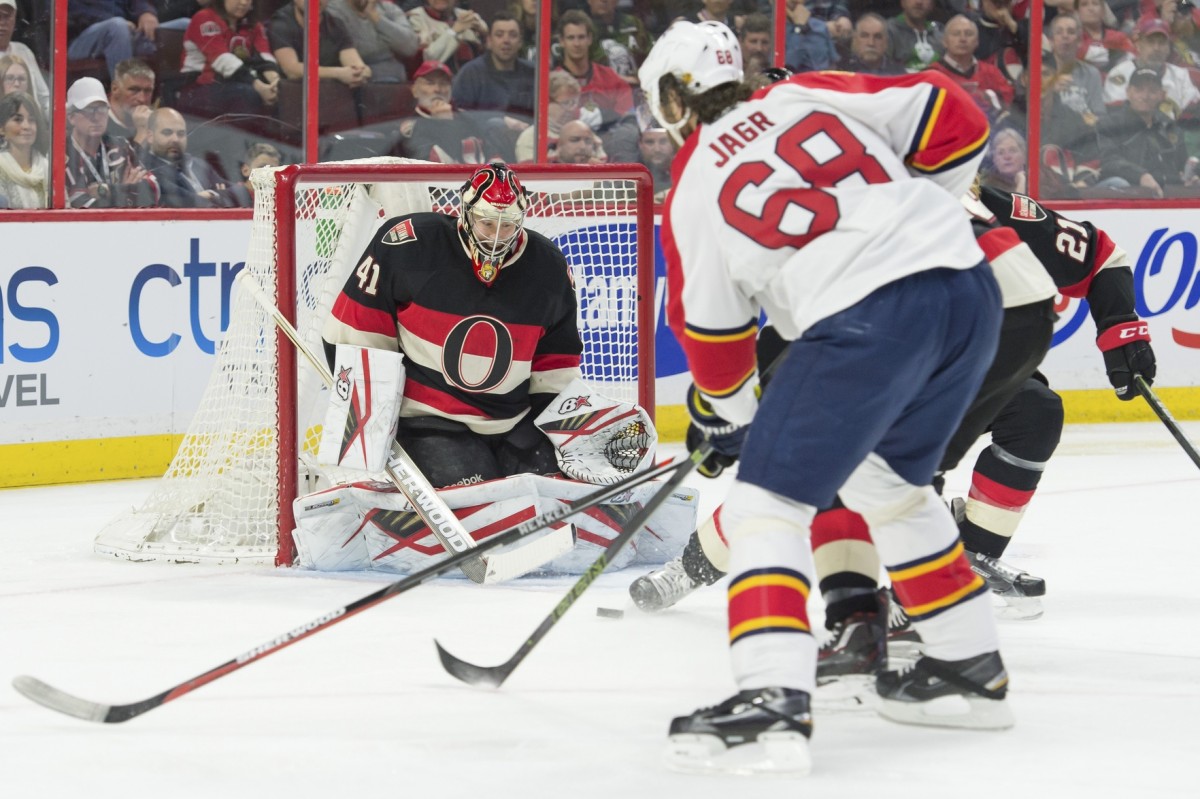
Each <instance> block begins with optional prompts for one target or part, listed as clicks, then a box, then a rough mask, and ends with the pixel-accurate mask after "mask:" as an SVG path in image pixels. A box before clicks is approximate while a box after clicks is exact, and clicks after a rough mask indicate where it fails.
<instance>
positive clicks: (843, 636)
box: [817, 588, 888, 685]
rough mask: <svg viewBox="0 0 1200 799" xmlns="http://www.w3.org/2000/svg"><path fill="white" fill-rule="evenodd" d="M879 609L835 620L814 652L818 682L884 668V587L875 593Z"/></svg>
mask: <svg viewBox="0 0 1200 799" xmlns="http://www.w3.org/2000/svg"><path fill="white" fill-rule="evenodd" d="M876 598H877V602H878V609H877V610H875V611H859V612H858V613H853V614H851V615H850V616H849V617H847V618H845V619H842V620H841V621H838V622H837V623H835V624H834V625H833V627H832V628H831V629H830V631H829V632H830V636H831V637H830V639H829V640H828V641H826V642H825V643H824V644H823V645H822V646H821V649H820V650H819V651H818V652H817V685H826V684H828V683H830V682H833V681H834V680H838V679H841V678H843V677H852V676H867V675H869V676H874V675H875V674H876V673H878V672H879V671H882V670H883V669H886V668H887V617H888V612H887V604H888V597H887V589H886V588H881V589H879V591H878V592H876Z"/></svg>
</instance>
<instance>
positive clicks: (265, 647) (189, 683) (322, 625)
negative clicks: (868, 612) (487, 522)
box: [12, 462, 681, 724]
mask: <svg viewBox="0 0 1200 799" xmlns="http://www.w3.org/2000/svg"><path fill="white" fill-rule="evenodd" d="M680 468H681V467H680V464H679V463H674V462H672V463H667V464H663V465H662V466H657V467H655V468H653V469H650V470H648V471H645V472H641V473H639V474H636V475H633V476H632V477H629V478H627V479H625V480H623V481H621V482H619V483H615V484H613V485H611V486H606V487H604V488H601V489H599V490H598V491H596V492H594V493H592V494H589V495H588V496H586V497H582V498H580V499H579V500H576V501H575V502H572V503H569V504H567V505H565V506H564V507H561V508H555V509H554V510H552V511H548V512H546V513H543V514H542V515H540V516H536V517H534V518H532V519H529V520H527V521H524V522H522V523H521V524H518V525H516V526H514V527H510V528H509V529H507V530H505V531H504V532H502V533H499V534H497V535H495V536H493V537H491V538H488V539H485V540H484V541H482V542H481V543H480V544H479V545H478V546H477V547H476V548H475V549H474V550H463V551H460V552H448V553H447V557H445V558H443V559H442V560H440V561H438V562H437V563H434V564H432V565H430V566H427V567H426V568H424V569H422V570H421V571H419V572H416V573H415V574H411V575H409V576H408V577H405V578H403V579H401V580H397V581H396V582H394V583H391V584H390V585H386V586H384V587H383V588H380V589H379V590H378V591H375V592H374V593H371V594H368V595H367V596H364V597H363V598H361V599H358V600H355V601H354V602H351V603H350V604H348V605H345V606H343V607H340V608H337V609H335V610H332V611H330V612H328V613H325V614H324V615H322V616H318V617H317V618H315V619H313V620H312V621H310V622H308V623H307V624H302V625H300V626H299V627H296V628H294V629H292V630H289V631H287V632H285V633H283V634H282V635H278V636H276V637H275V638H272V639H271V640H270V641H267V642H266V643H263V644H260V645H259V646H256V647H255V648H253V649H251V650H249V651H248V652H244V653H242V654H241V655H238V656H237V657H235V658H233V659H232V660H229V661H226V662H225V663H222V664H221V665H220V666H217V667H216V668H213V669H209V670H208V671H206V672H204V673H203V674H199V675H197V676H195V677H192V678H191V679H190V680H185V681H184V682H181V683H179V684H178V685H175V686H173V687H172V688H169V689H167V690H166V691H163V692H162V693H160V694H157V695H155V696H152V697H150V698H149V699H143V700H141V701H140V702H130V703H129V704H125V705H107V704H104V703H102V702H91V701H89V700H87V699H81V698H79V697H77V696H73V695H71V694H69V693H67V692H66V691H61V690H59V689H58V688H55V687H53V686H51V685H48V684H46V683H44V682H42V681H41V680H39V679H37V678H36V677H29V676H20V677H14V678H13V681H12V686H13V688H15V689H16V690H17V692H19V693H21V694H22V695H24V696H25V697H27V698H28V699H30V700H32V701H33V702H36V703H37V704H39V705H42V706H43V707H48V708H50V709H51V710H57V711H58V712H59V713H65V714H66V715H68V716H75V717H76V718H80V719H83V720H84V721H96V722H100V723H102V724H116V723H119V722H122V721H128V720H129V719H131V718H134V717H136V716H140V715H142V714H143V713H146V712H149V711H151V710H153V709H154V708H156V707H159V706H160V705H165V704H166V703H167V702H171V701H173V700H175V699H178V698H179V697H181V696H183V695H185V694H189V693H191V692H192V691H195V690H196V689H197V688H200V687H202V686H205V685H208V684H209V683H210V682H213V681H215V680H219V679H220V678H221V677H224V676H225V675H227V674H230V673H232V672H235V671H237V670H238V669H241V668H243V667H245V666H249V665H250V664H251V663H254V662H256V661H259V660H262V659H263V658H265V657H266V656H267V655H271V654H274V653H276V652H278V651H279V650H281V649H283V648H284V647H287V646H291V645H292V644H294V643H296V642H297V641H299V640H302V639H304V638H308V637H309V636H310V635H315V634H316V633H319V632H321V631H322V630H325V629H328V628H329V627H332V626H333V625H335V624H337V623H338V622H341V621H345V620H346V619H348V618H350V617H351V616H354V615H356V614H358V613H362V612H363V611H364V610H367V609H368V608H371V607H374V606H375V605H378V604H380V603H382V602H384V601H386V600H388V599H391V598H392V597H394V596H398V595H399V594H403V593H404V592H405V591H408V590H410V589H413V588H416V587H417V586H419V585H422V584H423V583H426V582H429V581H430V580H432V579H433V578H435V577H438V576H439V575H442V574H444V573H446V572H448V571H450V570H451V569H453V568H455V567H458V566H461V564H462V562H463V561H465V560H466V559H468V558H471V557H477V556H478V555H480V554H482V553H484V552H488V551H490V550H492V549H495V548H496V547H500V546H504V545H505V544H511V543H513V542H515V541H518V540H520V539H522V538H524V537H525V536H527V535H529V534H531V533H534V532H536V531H538V530H541V529H543V528H544V527H547V526H548V525H551V524H554V523H555V522H559V521H562V520H564V519H567V518H569V517H570V516H573V515H575V514H576V513H579V512H581V511H584V510H587V509H588V508H591V507H594V506H596V505H599V504H600V503H602V502H604V501H605V500H608V499H611V498H612V497H615V496H617V495H618V494H622V493H624V492H626V491H628V490H629V489H631V488H633V487H635V486H639V485H641V484H642V483H646V482H649V481H651V480H653V479H655V478H657V477H662V476H664V475H667V474H670V473H671V472H672V471H674V470H677V469H680Z"/></svg>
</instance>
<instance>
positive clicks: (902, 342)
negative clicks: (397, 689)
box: [639, 23, 1012, 773]
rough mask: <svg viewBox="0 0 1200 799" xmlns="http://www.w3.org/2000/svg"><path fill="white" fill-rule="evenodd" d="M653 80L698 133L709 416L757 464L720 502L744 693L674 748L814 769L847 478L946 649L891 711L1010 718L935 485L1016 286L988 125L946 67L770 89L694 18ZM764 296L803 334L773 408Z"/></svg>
mask: <svg viewBox="0 0 1200 799" xmlns="http://www.w3.org/2000/svg"><path fill="white" fill-rule="evenodd" d="M639 79H640V82H641V85H642V87H643V89H644V90H645V91H646V93H647V96H648V100H649V104H650V108H651V110H652V112H653V113H654V115H655V116H656V117H657V118H658V121H659V122H660V123H661V124H662V125H663V126H664V127H665V128H666V129H667V131H668V133H669V134H670V135H671V136H672V137H673V138H674V139H675V140H676V142H677V143H679V144H680V147H681V149H680V152H679V153H678V155H677V156H676V160H675V165H674V172H675V188H674V190H673V191H672V194H671V196H670V199H669V200H668V203H667V207H666V209H665V212H664V219H663V234H662V238H663V249H664V254H665V256H666V261H667V279H668V318H669V320H670V323H671V326H672V329H673V331H674V332H675V335H676V337H677V338H678V339H679V340H680V342H681V344H682V346H683V349H684V352H685V353H686V355H687V357H688V363H689V366H690V369H691V372H692V376H693V380H694V385H693V387H692V389H691V390H690V392H689V398H688V407H689V412H690V414H691V416H692V418H693V421H694V422H695V423H696V424H697V425H698V426H699V427H700V428H701V429H703V430H704V431H705V433H706V435H707V437H708V439H709V440H710V441H711V442H712V444H713V445H714V446H715V447H716V449H717V451H718V452H720V453H721V454H723V455H726V456H729V457H732V456H738V455H740V457H741V460H742V465H741V469H740V472H739V475H738V479H737V480H736V481H735V482H734V484H733V486H732V488H731V489H730V492H729V495H728V497H727V498H726V501H725V504H724V508H723V510H722V520H723V524H724V530H725V534H726V536H727V537H728V539H729V543H730V550H731V551H730V569H729V572H730V583H729V593H728V596H729V642H730V654H731V659H732V664H733V671H734V677H735V679H736V681H737V684H738V688H739V691H738V693H737V694H735V695H734V696H733V697H731V698H730V699H728V700H726V701H724V702H722V703H721V704H719V705H717V706H715V707H712V708H705V709H701V710H698V711H696V712H694V713H692V714H690V715H687V716H682V717H679V718H676V719H675V720H674V721H672V723H671V728H670V743H669V746H668V751H667V758H668V763H669V764H671V765H672V766H674V767H676V768H680V769H684V770H718V771H720V770H732V771H738V772H747V771H749V772H754V771H788V772H795V773H802V772H806V771H807V770H808V769H809V768H810V764H811V762H810V758H809V755H808V746H807V739H808V737H809V736H810V735H811V732H812V721H811V715H810V697H811V695H812V693H813V691H814V690H815V677H816V659H817V645H816V642H815V639H814V638H813V635H812V632H811V629H810V624H809V619H808V613H807V608H806V601H807V598H808V594H809V589H810V586H811V585H812V584H813V571H814V569H813V562H812V554H811V551H810V549H809V542H808V540H807V538H808V535H809V528H810V524H811V522H812V519H813V517H814V515H815V513H816V509H817V508H821V507H827V506H828V505H829V503H830V502H832V500H833V498H834V496H835V494H837V493H838V491H839V489H840V490H841V496H842V498H843V500H844V501H845V502H846V504H847V505H848V506H849V507H851V508H853V509H854V510H855V511H857V512H859V513H861V514H862V515H863V516H864V517H865V518H867V519H868V520H869V522H870V523H871V528H872V531H873V536H874V540H875V544H876V546H877V547H878V549H879V552H880V556H881V558H882V560H883V561H884V563H885V564H886V565H887V567H888V569H889V572H890V574H891V578H892V582H893V584H894V585H895V586H896V590H897V593H898V594H900V595H901V597H902V598H903V599H904V600H905V603H906V605H909V606H914V607H920V608H921V610H922V613H921V619H922V620H921V621H920V622H919V625H920V633H921V636H922V638H923V640H924V641H925V642H926V647H925V654H924V656H923V657H921V658H920V659H919V660H918V661H917V663H916V665H915V666H914V667H913V668H912V669H911V670H909V671H906V672H903V673H898V672H884V673H883V674H881V675H880V676H879V677H878V680H877V683H876V688H877V690H878V692H879V694H880V697H881V705H880V712H881V713H882V714H883V715H885V716H887V717H889V718H892V719H895V720H898V721H903V722H908V723H915V724H931V725H941V726H959V727H975V728H991V729H999V728H1005V727H1008V726H1010V725H1011V724H1012V716H1011V713H1010V711H1009V709H1008V707H1007V703H1006V701H1005V695H1006V688H1007V682H1008V678H1007V674H1006V672H1005V669H1004V665H1003V662H1002V661H1001V658H1000V654H999V642H998V638H997V634H996V627H995V622H994V620H993V618H992V614H991V607H990V600H989V598H988V596H987V586H986V584H985V583H984V581H983V580H982V578H980V577H979V576H977V575H976V574H974V573H973V572H972V571H971V568H970V566H969V564H968V563H967V560H966V558H965V557H964V554H963V548H962V544H961V542H960V541H959V538H958V532H957V528H956V527H955V524H954V520H953V518H952V517H951V516H950V513H949V511H948V510H947V509H946V507H945V506H944V505H943V504H942V503H941V502H940V501H939V499H938V498H937V496H936V494H935V492H934V491H933V489H932V487H931V486H930V482H931V480H932V478H933V475H934V471H935V470H936V468H937V465H938V461H939V459H940V457H941V453H942V452H943V450H944V449H945V446H946V443H947V441H948V440H949V438H950V435H951V433H952V432H953V431H954V429H955V428H956V426H957V425H958V423H959V421H960V419H961V418H962V416H963V413H964V411H965V409H966V408H967V405H968V403H969V402H970V400H971V398H972V397H973V396H974V394H975V392H976V390H977V389H978V387H979V384H980V381H981V380H982V378H983V375H984V373H985V372H986V370H987V366H988V364H989V363H990V362H991V359H992V355H993V353H994V351H995V347H996V340H997V335H998V331H999V320H1000V314H1001V307H1000V295H999V290H998V288H997V285H996V281H995V279H994V278H993V277H992V274H991V269H990V267H988V265H987V263H986V262H985V261H984V258H983V253H982V251H981V250H980V249H979V247H978V246H977V245H976V243H975V239H974V235H973V234H972V231H971V228H970V225H969V224H968V223H967V221H966V219H965V217H964V216H963V214H962V212H961V210H960V208H959V205H958V197H959V195H961V194H962V192H963V191H965V190H966V188H967V187H968V186H969V185H970V183H971V180H972V178H973V176H974V173H975V170H976V167H977V165H978V163H979V160H980V158H981V156H982V154H983V150H984V147H985V145H986V142H987V137H988V128H987V122H986V120H985V119H984V117H983V116H982V114H981V113H980V112H979V111H978V110H977V109H976V108H975V106H974V103H973V102H972V101H971V99H970V97H969V96H968V95H966V94H965V93H964V92H963V91H962V90H960V89H959V88H958V87H956V86H955V85H953V84H952V83H951V82H949V81H947V80H944V79H942V78H941V77H939V76H937V75H934V74H930V73H922V74H919V75H910V76H903V77H897V78H881V77H873V76H865V75H852V74H849V73H808V74H804V75H798V76H796V77H794V78H791V79H788V80H786V81H782V82H779V83H776V84H774V85H772V86H769V87H767V88H765V89H762V90H759V91H757V92H754V91H753V90H752V89H751V88H750V87H749V86H747V85H746V84H745V83H743V76H742V69H741V54H740V51H739V49H738V44H737V40H736V38H735V37H734V35H733V34H732V32H731V31H729V29H728V28H726V27H725V26H723V25H720V24H719V23H700V24H698V25H697V24H691V23H676V24H675V25H673V26H672V27H671V28H670V29H669V30H668V31H667V33H666V34H664V36H663V37H662V38H661V39H660V40H659V41H658V43H657V44H656V45H655V47H654V49H653V50H652V51H651V53H650V55H649V56H648V57H647V59H646V62H645V63H644V64H643V66H642V68H641V70H640V72H639ZM918 222H919V224H918ZM764 311H765V313H766V314H767V316H768V317H769V318H770V319H771V321H772V322H773V323H774V324H775V326H776V328H777V329H778V331H779V332H780V334H781V335H782V336H783V337H784V338H785V339H787V340H790V341H792V342H793V344H792V346H791V347H790V348H789V349H788V351H787V354H786V355H785V356H784V357H783V359H782V361H781V362H780V363H779V364H778V365H777V366H776V367H775V372H774V376H773V382H774V385H773V386H772V390H771V391H770V392H768V393H767V394H766V395H765V396H764V397H763V399H762V405H761V407H759V399H758V397H759V392H758V390H757V389H758V366H757V365H756V363H755V334H756V332H757V328H758V320H759V316H760V314H761V313H762V312H764ZM752 419H753V420H754V421H755V423H754V425H753V427H748V425H749V424H750V421H751V420H752Z"/></svg>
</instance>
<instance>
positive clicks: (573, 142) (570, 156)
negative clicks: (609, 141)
mask: <svg viewBox="0 0 1200 799" xmlns="http://www.w3.org/2000/svg"><path fill="white" fill-rule="evenodd" d="M596 145H597V142H596V134H595V133H593V132H592V129H591V128H589V127H588V126H587V125H586V124H584V123H583V122H581V121H579V120H578V119H573V120H571V121H570V122H567V123H566V124H565V125H563V126H562V132H561V133H560V134H559V136H558V144H557V146H556V147H555V149H554V153H553V154H552V155H551V156H550V160H551V162H553V163H558V164H603V163H605V161H606V160H607V159H606V158H605V157H604V156H603V155H602V153H603V151H602V150H601V148H599V147H597V146H596Z"/></svg>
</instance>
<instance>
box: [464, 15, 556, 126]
mask: <svg viewBox="0 0 1200 799" xmlns="http://www.w3.org/2000/svg"><path fill="white" fill-rule="evenodd" d="M520 52H521V26H520V24H519V23H518V22H517V20H516V19H514V18H513V16H512V15H511V14H509V13H507V12H504V11H501V12H498V13H497V14H496V17H495V19H493V20H492V28H491V31H489V32H488V37H487V52H486V53H484V54H483V55H481V56H479V58H476V59H474V60H472V61H469V62H467V63H466V64H464V65H463V67H462V69H460V70H459V71H458V74H457V75H455V76H454V87H453V98H454V105H455V106H457V107H458V108H462V109H469V110H472V111H502V112H506V113H510V114H517V115H519V116H521V117H524V119H523V120H521V124H520V125H519V126H515V125H511V124H510V127H513V128H514V129H515V130H517V131H520V130H524V129H525V127H526V126H527V125H528V124H529V120H530V119H531V118H532V117H533V107H534V96H533V83H534V80H535V79H536V77H537V69H536V68H535V67H534V65H533V64H532V63H530V62H529V61H526V60H524V59H522V58H519V57H518V53H520ZM514 121H516V120H514Z"/></svg>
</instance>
